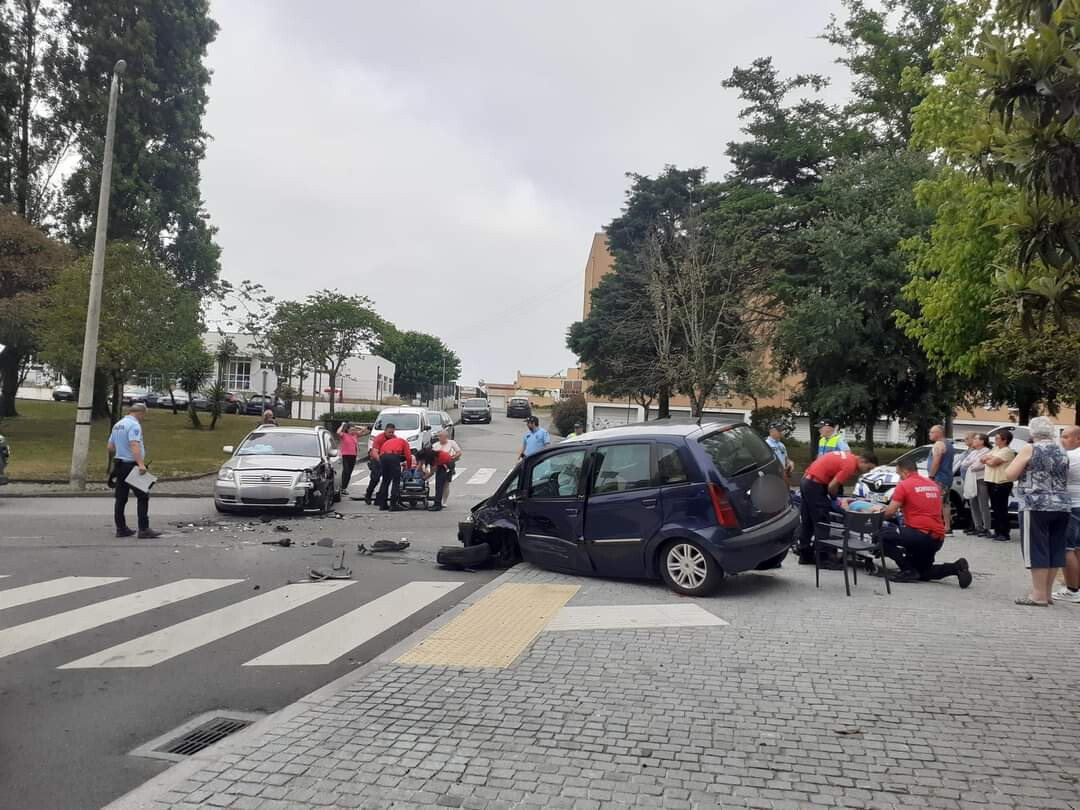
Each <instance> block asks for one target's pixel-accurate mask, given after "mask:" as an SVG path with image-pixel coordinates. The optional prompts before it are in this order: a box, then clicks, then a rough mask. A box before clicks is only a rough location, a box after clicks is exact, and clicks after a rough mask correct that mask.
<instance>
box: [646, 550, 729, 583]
mask: <svg viewBox="0 0 1080 810" xmlns="http://www.w3.org/2000/svg"><path fill="white" fill-rule="evenodd" d="M660 576H661V577H663V579H664V582H666V583H667V585H668V587H669V588H671V589H672V590H673V591H675V592H676V593H681V594H685V595H686V596H707V595H708V594H709V593H710V592H711V591H712V590H713V589H715V588H716V586H717V585H719V584H720V580H722V579H723V578H724V573H723V571H721V570H720V564H719V563H717V562H716V560H715V559H713V557H712V555H711V554H709V552H707V551H706V550H705V549H704V548H702V547H701V545H700V544H698V543H697V542H695V541H694V540H672V541H671V542H670V543H668V544H667V545H665V546H664V547H663V549H661V551H660Z"/></svg>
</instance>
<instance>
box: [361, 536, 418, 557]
mask: <svg viewBox="0 0 1080 810" xmlns="http://www.w3.org/2000/svg"><path fill="white" fill-rule="evenodd" d="M408 547H409V541H408V540H405V539H404V538H403V539H401V540H400V541H398V540H376V541H375V542H374V543H372V544H371V548H368V547H367V546H365V545H364V544H363V543H357V544H356V550H357V551H358V552H360V553H361V554H377V553H379V552H382V551H404V550H405V549H407V548H408Z"/></svg>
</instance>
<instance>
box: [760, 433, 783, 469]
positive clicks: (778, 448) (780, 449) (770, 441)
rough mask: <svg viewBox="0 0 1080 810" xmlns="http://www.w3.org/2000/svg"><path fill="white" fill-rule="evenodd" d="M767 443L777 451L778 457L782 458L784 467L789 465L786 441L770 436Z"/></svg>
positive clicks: (781, 461)
mask: <svg viewBox="0 0 1080 810" xmlns="http://www.w3.org/2000/svg"><path fill="white" fill-rule="evenodd" d="M765 444H767V445H769V447H771V448H772V451H773V452H774V453H776V457H777V458H778V459H780V464H781V465H782V466H784V467H786V466H787V448H786V447H784V443H783V442H782V441H780V440H779V439H774V438H773V437H772V436H769V437H767V438H766V439H765Z"/></svg>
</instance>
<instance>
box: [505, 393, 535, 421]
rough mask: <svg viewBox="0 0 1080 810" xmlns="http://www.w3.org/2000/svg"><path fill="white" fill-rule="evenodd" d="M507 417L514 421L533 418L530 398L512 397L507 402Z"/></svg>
mask: <svg viewBox="0 0 1080 810" xmlns="http://www.w3.org/2000/svg"><path fill="white" fill-rule="evenodd" d="M506 415H507V416H509V417H512V418H514V419H527V418H529V417H530V416H532V405H531V404H529V398H528V397H510V399H508V400H507V401H506Z"/></svg>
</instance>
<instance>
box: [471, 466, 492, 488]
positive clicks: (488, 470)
mask: <svg viewBox="0 0 1080 810" xmlns="http://www.w3.org/2000/svg"><path fill="white" fill-rule="evenodd" d="M494 474H495V468H494V467H481V468H480V469H479V470H477V471H476V472H475V473H473V477H472V478H470V479H469V480H468V481H467V482H466V483H468V484H486V483H487V482H488V481H490V480H491V476H493V475H494Z"/></svg>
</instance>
